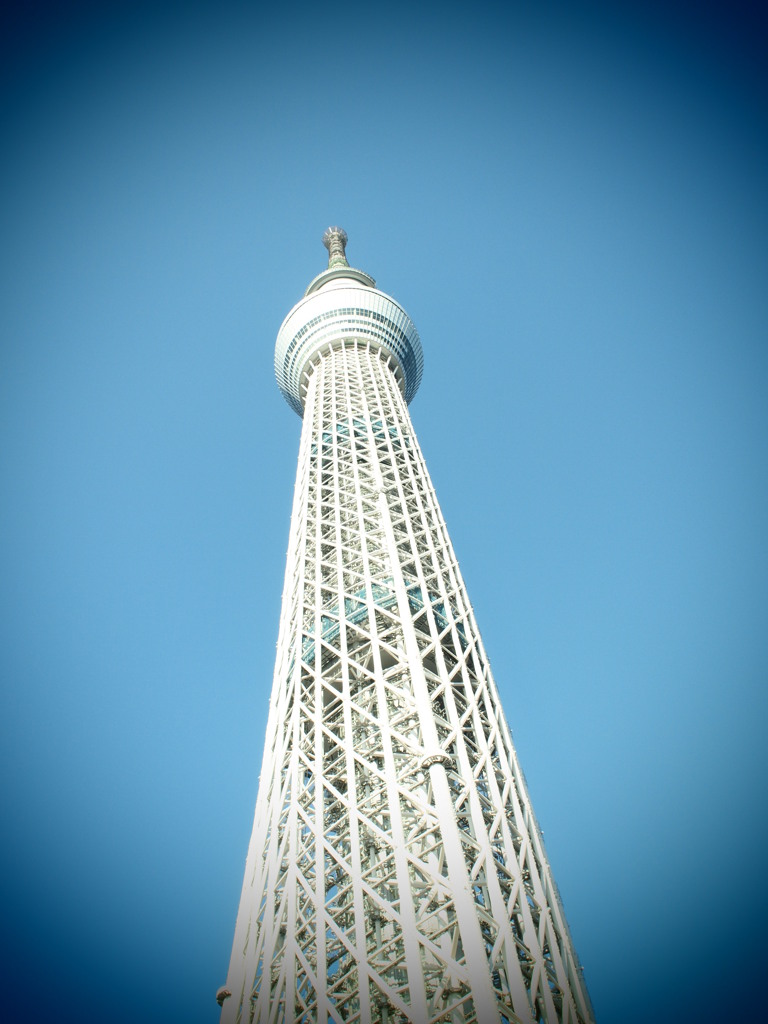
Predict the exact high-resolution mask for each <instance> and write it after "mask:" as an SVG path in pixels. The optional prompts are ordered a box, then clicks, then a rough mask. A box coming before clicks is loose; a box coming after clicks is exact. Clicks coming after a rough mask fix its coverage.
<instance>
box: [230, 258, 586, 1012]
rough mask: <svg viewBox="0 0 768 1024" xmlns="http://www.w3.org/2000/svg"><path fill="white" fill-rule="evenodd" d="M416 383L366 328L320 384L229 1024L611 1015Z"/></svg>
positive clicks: (322, 355)
mask: <svg viewBox="0 0 768 1024" xmlns="http://www.w3.org/2000/svg"><path fill="white" fill-rule="evenodd" d="M345 241H346V239H345ZM342 254H343V250H342ZM334 273H335V271H334ZM353 273H355V272H353ZM371 291H372V292H373V294H374V295H381V293H378V292H375V291H373V290H372V289H371ZM341 294H342V292H341V291H339V295H341ZM383 298H387V297H383ZM345 301H347V300H345ZM389 301H392V300H389ZM297 308H298V307H297ZM335 309H336V313H339V311H340V312H341V314H343V316H344V317H346V318H347V320H350V319H354V316H355V315H356V314H360V313H361V312H362V310H361V309H360V308H356V307H352V306H348V305H344V306H342V307H335ZM310 321H311V318H310ZM414 333H415V332H414ZM299 334H300V335H301V332H299ZM302 337H303V335H302ZM288 348H289V349H290V346H288ZM406 390H407V389H406V382H404V379H403V372H402V365H401V363H399V362H398V360H397V359H396V358H395V357H394V356H393V355H392V353H391V352H389V351H387V350H386V349H385V348H384V347H382V345H380V344H379V343H378V342H377V341H376V340H375V339H373V340H372V339H371V337H366V334H365V331H363V330H361V329H359V328H358V329H350V328H349V327H348V329H347V331H346V332H344V331H341V332H337V335H336V336H335V337H334V339H333V340H332V341H329V342H328V344H327V345H325V346H324V347H321V348H320V349H319V350H318V351H317V352H316V353H315V354H314V355H313V356H312V365H311V367H310V370H309V372H308V374H307V375H306V379H305V388H304V391H303V394H302V396H301V397H302V402H303V411H304V424H303V430H302V438H301V448H300V454H299V465H298V474H297V480H296V490H295V495H294V506H293V515H292V523H291V533H290V545H289V552H288V564H287V570H286V578H285V589H284V593H283V608H282V618H281V624H280V635H279V640H278V651H277V663H276V669H275V679H274V688H273V692H272V698H271V704H270V714H269V724H268V727H267V741H266V747H265V754H264V762H263V768H262V774H261V780H260V788H259V796H258V801H257V806H256V817H255V823H254V830H253V836H252V840H251V844H250V848H249V853H248V859H247V863H246V875H245V881H244V885H243V892H242V898H241V903H240V910H239V914H238V920H237V926H236V933H235V942H234V948H233V953H232V961H231V964H230V971H229V976H228V979H227V990H228V991H227V996H228V997H227V998H225V999H224V1000H223V1013H222V1024H234V1022H240V1024H251V1022H253V1024H309V1022H317V1024H330V1022H336V1024H341V1022H360V1024H373V1022H381V1024H396V1022H397V1024H406V1022H410V1024H431V1022H434V1024H437V1022H438V1021H441V1022H450V1024H470V1022H477V1024H502V1022H504V1021H507V1022H525V1024H532V1022H534V1021H536V1022H539V1021H542V1022H544V1021H546V1022H554V1021H558V1022H562V1024H566V1022H587V1021H591V1020H592V1014H591V1008H590V1004H589V999H588V996H587V993H586V989H585V987H584V983H583V979H582V977H581V972H580V968H579V966H578V962H577V959H576V956H575V953H574V950H573V947H572V944H571V940H570V936H569V932H568V928H567V925H566V923H565V920H564V917H563V914H562V909H561V906H560V901H559V898H558V895H557V890H556V887H555V884H554V881H553V879H552V876H551V872H550V868H549V865H548V863H547V860H546V856H545V854H544V850H543V846H542V842H541V836H540V832H539V829H538V827H537V825H536V821H535V818H534V815H533V811H532V808H531V805H530V800H529V798H528V794H527V791H526V787H525V783H524V780H523V776H522V773H521V771H520V768H519V766H518V763H517V758H516V755H515V751H514V748H513V746H512V741H511V736H510V733H509V730H508V728H507V725H506V722H505V719H504V714H503V711H502V709H501V705H500V702H499V698H498V694H497V691H496V688H495V685H494V683H493V680H492V677H491V674H490V670H489V667H488V662H487V659H486V656H485V652H484V650H483V646H482V643H481V640H480V635H479V632H478V629H477V626H476V623H475V620H474V615H473V613H472V609H471V606H470V603H469V599H468V597H467V593H466V589H465V587H464V583H463V580H462V578H461V574H460V572H459V567H458V564H457V561H456V558H455V555H454V553H453V549H452V547H451V543H450V540H449V537H448V533H447V530H446V527H445V523H444V521H443V517H442V514H441V512H440V508H439V505H438V502H437V498H436V496H435V492H434V489H433V488H432V485H431V482H430V479H429V475H428V473H427V469H426V465H425V463H424V459H423V457H422V454H421V451H420V448H419V445H418V442H417V440H416V436H415V434H414V431H413V428H412V425H411V421H410V416H409V413H408V409H407V405H406V401H405V399H404V397H403V393H402V392H403V391H406ZM230 994H231V995H230Z"/></svg>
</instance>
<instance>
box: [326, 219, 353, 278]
mask: <svg viewBox="0 0 768 1024" xmlns="http://www.w3.org/2000/svg"><path fill="white" fill-rule="evenodd" d="M346 244H347V232H346V231H345V230H344V228H328V229H327V231H326V232H325V234H324V235H323V245H324V246H325V248H326V249H327V250H328V269H329V270H333V268H334V267H348V266H349V264H348V263H347V257H346V254H345V252H344V249H345V247H346Z"/></svg>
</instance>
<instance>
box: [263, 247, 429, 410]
mask: <svg viewBox="0 0 768 1024" xmlns="http://www.w3.org/2000/svg"><path fill="white" fill-rule="evenodd" d="M346 243H347V234H346V232H345V231H343V230H342V229H341V228H328V230H327V231H326V232H325V234H324V235H323V244H324V245H325V246H326V248H327V249H328V253H329V256H328V269H327V270H324V271H323V273H322V274H318V276H317V277H316V278H315V279H314V280H313V281H312V282H311V283H310V285H309V287H308V288H307V290H306V292H305V294H304V298H303V299H301V301H300V302H297V303H296V305H295V306H294V307H293V309H292V310H291V311H290V313H289V314H288V316H287V317H286V318H285V320H283V323H282V326H281V327H280V330H279V331H278V334H277V343H276V345H275V376H276V378H277V383H278V387H279V388H280V390H281V391H282V393H283V395H284V396H285V399H286V401H287V402H288V404H289V405H290V406H291V407H292V408H293V409H295V410H296V412H297V413H298V414H299V416H302V415H303V414H304V398H305V395H306V391H307V383H308V381H309V376H310V374H311V372H312V368H313V367H314V365H315V363H316V362H317V360H318V359H319V358H320V357H321V356H322V354H323V352H327V351H329V350H330V349H332V348H336V347H340V346H342V345H344V344H345V343H347V342H350V341H361V342H364V343H367V344H369V345H371V347H374V348H376V349H378V350H380V351H381V352H383V353H385V354H386V355H388V356H389V357H390V359H391V362H392V367H393V370H394V373H395V377H396V378H397V381H398V384H399V386H400V390H401V391H402V393H403V396H404V397H405V400H406V402H410V401H411V399H412V398H413V396H414V395H415V394H416V391H417V390H418V387H419V384H420V383H421V373H422V368H423V363H424V359H423V355H422V351H421V341H420V340H419V334H418V331H417V330H416V328H415V326H414V324H413V321H412V320H411V318H410V317H409V316H408V314H407V313H406V312H405V310H404V309H403V307H402V306H401V305H400V304H399V303H398V302H396V301H395V300H394V299H393V298H391V297H390V296H389V295H386V294H385V293H384V292H381V291H379V290H378V288H376V282H375V281H374V279H373V278H372V277H370V276H369V275H368V274H365V273H363V271H362V270H355V269H354V268H353V267H350V266H349V264H348V263H347V258H346V255H345V246H346Z"/></svg>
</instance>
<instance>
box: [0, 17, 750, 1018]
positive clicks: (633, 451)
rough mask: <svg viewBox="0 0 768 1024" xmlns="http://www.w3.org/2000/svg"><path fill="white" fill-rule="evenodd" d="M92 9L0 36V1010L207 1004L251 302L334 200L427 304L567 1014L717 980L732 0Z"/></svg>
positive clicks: (21, 24)
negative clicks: (528, 794) (552, 913)
mask: <svg viewBox="0 0 768 1024" xmlns="http://www.w3.org/2000/svg"><path fill="white" fill-rule="evenodd" d="M106 6H108V7H109V13H104V12H103V11H101V10H100V9H99V8H98V7H97V6H96V5H92V6H90V7H89V6H87V5H86V6H80V7H76V6H72V7H70V8H68V11H67V12H62V11H58V13H57V12H55V11H54V10H52V9H49V8H48V7H46V6H45V5H40V4H38V5H35V6H34V10H30V9H28V8H25V9H24V12H22V13H19V12H17V13H16V15H15V20H14V21H13V22H12V23H9V24H8V26H7V30H6V31H5V32H4V33H3V38H4V43H3V46H4V53H3V61H2V70H1V71H0V75H1V76H2V133H3V134H2V138H3V143H4V149H5V152H4V157H3V162H2V172H0V176H1V187H0V226H1V228H2V239H3V244H2V274H1V275H0V276H1V278H2V283H1V284H0V317H1V319H0V328H1V330H2V350H1V351H0V360H1V361H2V364H1V366H0V388H2V399H1V404H0V439H1V441H2V444H1V445H0V472H1V474H2V476H1V482H2V494H3V497H2V506H1V512H0V531H1V532H0V536H1V537H2V539H1V540H0V544H1V545H2V548H1V552H0V558H1V559H2V565H1V566H0V595H1V599H2V624H1V625H0V631H1V632H0V673H1V675H2V699H3V710H2V719H1V721H2V732H3V748H2V779H3V782H2V790H1V791H0V795H1V797H2V822H3V841H2V844H0V887H1V890H2V892H1V898H2V903H1V904H0V905H1V906H2V908H3V911H2V914H1V915H0V929H1V930H2V936H3V944H4V950H3V955H2V960H1V963H2V968H3V972H4V973H5V975H6V977H5V979H4V984H3V1003H2V1010H0V1013H2V1014H3V1015H4V1016H5V1018H6V1019H8V1020H18V1021H24V1022H25V1024H38V1022H43V1021H45V1022H52V1021H56V1022H57V1024H75V1022H77V1024H97V1022H98V1024H105V1022H109V1024H133V1022H136V1021H142V1022H144V1024H154V1022H158V1024H159V1022H161V1021H162V1022H164V1024H175V1022H176V1021H178V1022H179V1024H216V1021H217V1019H218V1008H217V1006H216V1003H215V1000H214V993H215V991H216V988H217V987H218V985H219V984H221V982H222V981H223V980H224V978H225V975H226V970H227V963H228V959H229V952H230V944H231V940H232V934H233V929H234V922H235V913H236V907H237V902H238V898H239V891H240V885H241V881H242V871H243V865H244V859H245V853H246V848H247V843H248V838H249V835H250V828H251V820H252V814H253V806H254V802H255V797H256V789H257V777H258V772H259V767H260V761H261V751H262V744H263V734H264V729H265V712H266V709H267V703H268V697H269V690H270V686H271V677H272V668H273V658H274V651H275V642H276V638H277V626H278V617H279V610H280V595H281V590H282V577H283V570H284V557H285V549H286V545H287V538H288V522H289V514H290V506H291V497H292V489H293V477H294V470H295V464H296V456H297V453H298V442H299V432H300V421H299V419H298V417H297V416H296V415H295V414H294V413H293V412H291V410H290V409H289V408H288V406H287V405H286V403H285V402H284V401H283V399H282V398H281V396H280V394H279V392H278V390H277V387H276V385H275V383H274V378H273V370H272V356H273V348H274V339H275V335H276V332H277V329H278V327H279V325H280V323H281V321H282V319H283V317H284V316H285V314H286V313H287V312H288V310H289V309H290V307H291V306H292V305H293V303H294V302H296V301H297V300H298V299H299V298H300V297H301V295H302V293H303V291H304V288H305V287H306V285H307V284H308V282H309V281H310V279H311V278H312V277H313V276H314V275H315V274H316V273H318V272H319V271H320V270H321V269H322V267H323V265H324V256H325V250H324V249H323V248H322V246H321V244H320V237H321V235H322V232H323V230H324V229H325V228H326V227H327V226H328V224H331V223H338V224H341V225H342V226H343V227H344V228H346V230H347V232H348V233H349V237H350V242H349V246H348V256H349V258H350V262H351V263H352V264H353V265H354V266H359V267H361V268H362V269H364V270H366V271H368V272H369V273H371V274H372V275H373V276H374V277H375V278H376V279H377V281H378V283H379V286H380V287H381V288H382V289H383V290H385V291H387V292H389V293H390V294H392V295H394V296H395V297H396V298H397V299H398V300H400V301H401V302H402V303H403V305H404V306H405V308H406V309H407V310H408V312H409V313H410V315H411V317H412V318H413V320H414V321H415V323H416V325H417V327H418V329H419V331H420V333H421V337H422V341H423V345H424V353H425V371H424V379H423V384H422V387H421V391H420V393H419V394H418V395H417V397H416V399H415V401H414V402H413V405H412V407H411V412H412V417H413V421H414V425H415V429H416V431H417V434H418V435H419V438H420V440H421V443H422V446H423V449H424V452H425V455H426V458H427V462H428V465H429V466H430V469H431V472H432V475H433V479H434V483H435V486H436V488H437V492H438V496H439V498H440V500H441V502H442V506H443V510H444V513H445V515H446V518H447V521H448V526H449V529H450V531H451V535H452V538H453V542H454V545H455V547H456V550H457V553H458V556H459V560H460V562H461V565H462V568H463V571H464V574H465V577H466V579H467V583H468V586H469V590H470V596H471V598H472V601H473V603H474V606H475V611H476V613H477V617H478V621H479V623H480V627H481V630H482V631H483V636H484V640H485V643H486V647H487V649H488V652H489V655H490V658H491V663H492V666H493V668H494V672H495V676H496V678H497V681H498V683H499V687H500V690H501V692H502V697H503V700H504V703H505V706H506V710H507V713H508V717H509V720H510V723H511V726H512V729H513V731H514V735H515V740H516V743H517V746H518V750H519V752H520V756H521V759H522V762H523V766H524V768H525V771H526V774H527V777H528V780H529V784H530V788H531V791H532V795H533V799H534V803H535V806H536V810H537V813H538V815H539V818H540V820H541V823H542V827H543V828H544V831H545V835H546V841H547V845H548V850H549V854H550V858H551V861H552V864H553V867H554V872H555V876H556V878H557V880H558V883H559V885H560V889H561V891H562V895H563V899H564V903H565V908H566V912H567V914H568V917H569V920H570V923H571V927H572V931H573V934H574V938H575V942H576V945H577V948H578V950H579V953H580V956H581V958H582V960H583V962H584V965H585V971H586V978H587V982H588V984H589V987H590V991H591V994H592V998H593V1001H594V1004H595V1009H596V1013H597V1015H598V1021H599V1024H640V1022H642V1024H648V1022H649V1021H653V1022H654V1024H668V1022H672V1021H674V1022H675V1024H680V1022H683V1021H689V1020H690V1021H694V1020H695V1021H696V1022H697V1024H710V1022H715V1021H717V1022H721V1021H723V1020H728V1019H733V1018H734V1017H737V1018H738V1019H739V1020H742V1021H744V1020H752V1019H754V1020H756V1019H757V1017H755V1016H752V1015H751V1010H750V1006H749V998H750V997H753V998H757V993H758V992H759V991H760V987H759V984H758V982H757V978H756V975H755V972H756V971H758V970H759V967H758V965H760V964H762V963H764V961H765V957H766V952H767V951H766V948H765V941H766V940H765V915H766V883H765V863H766V854H767V852H768V851H767V850H766V804H767V801H766V774H767V773H766V758H767V755H766V748H767V747H768V743H766V724H767V722H766V717H767V715H766V711H767V709H766V683H767V682H768V679H767V676H768V639H767V636H768V624H767V616H766V608H767V605H768V600H767V598H768V572H767V571H766V570H767V569H768V565H767V564H766V563H767V562H768V544H767V543H766V541H767V539H768V538H767V536H766V534H767V524H768V480H767V472H768V430H767V427H768V401H767V398H768V386H767V385H768V331H767V328H768V285H767V276H766V270H767V269H768V268H767V263H768V261H767V260H766V255H767V253H768V241H767V240H768V200H767V199H766V189H765V183H766V180H768V173H767V171H768V168H767V167H766V164H767V163H768V160H767V159H766V156H767V150H766V120H765V119H766V98H767V97H768V89H767V88H766V76H765V72H764V71H763V70H762V66H761V58H762V57H763V56H764V53H765V51H766V46H765V43H766V40H765V35H764V32H763V27H762V25H761V22H760V20H759V18H758V16H757V13H756V10H757V8H756V7H755V8H752V7H751V6H750V5H748V4H743V3H741V4H735V5H734V4H730V5H728V7H726V5H725V4H723V5H718V4H703V5H702V4H700V5H696V6H695V7H694V6H693V5H691V6H687V5H685V4H682V3H674V2H673V3H671V4H666V5H662V4H661V3H658V4H648V3H645V4H643V3H640V4H635V5H633V13H632V14H631V15H630V14H628V13H623V14H618V13H617V12H616V11H615V10H613V9H612V8H613V7H615V6H616V5H610V4H607V3H606V4H600V3H597V2H595V3H592V4H583V3H582V4H578V3H572V4H553V3H543V4H530V5H522V4H519V5H515V4H511V5H506V6H503V7H502V6H499V7H495V6H488V5H486V4H484V3H483V2H482V0H481V2H480V3H476V4H472V5H467V7H466V8H465V9H462V8H459V7H452V6H450V5H446V4H442V5H434V6H430V5H417V7H416V8H415V9H413V8H412V7H410V6H409V5H405V4H403V5H400V4H395V5H389V6H376V5H359V6H357V7H355V6H353V5H350V4H335V5H333V4H327V5H319V4H318V5H313V6H311V7H309V6H305V5H300V6H295V5H290V4H289V5H286V6H285V7H282V8H280V11H279V12H276V13H271V14H265V13H263V11H262V10H261V8H260V7H259V6H258V5H252V4H251V5H245V4H243V5H239V6H238V5H232V4H228V3H226V2H223V3H221V4H217V5H214V4H212V3H211V4H210V5H208V4H178V5H176V7H173V6H170V5H158V4H155V5H146V6H145V5H142V4H138V5H136V4H130V5H128V4H125V5H122V6H115V5H106ZM620 6H621V5H620ZM742 986H743V988H742ZM740 992H742V993H744V994H739V993H740Z"/></svg>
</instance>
